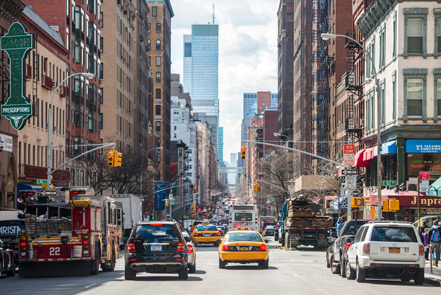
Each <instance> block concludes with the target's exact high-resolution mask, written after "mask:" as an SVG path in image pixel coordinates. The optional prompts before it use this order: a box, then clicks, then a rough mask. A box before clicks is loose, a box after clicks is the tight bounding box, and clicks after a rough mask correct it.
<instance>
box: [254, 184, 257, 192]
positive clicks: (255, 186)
mask: <svg viewBox="0 0 441 295" xmlns="http://www.w3.org/2000/svg"><path fill="white" fill-rule="evenodd" d="M253 191H255V192H257V185H256V184H253Z"/></svg>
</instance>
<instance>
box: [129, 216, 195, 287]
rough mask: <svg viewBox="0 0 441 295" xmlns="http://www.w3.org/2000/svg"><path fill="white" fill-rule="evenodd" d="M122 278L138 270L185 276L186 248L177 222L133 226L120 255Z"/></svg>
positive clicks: (184, 278)
mask: <svg viewBox="0 0 441 295" xmlns="http://www.w3.org/2000/svg"><path fill="white" fill-rule="evenodd" d="M124 260H125V279H126V280H133V279H135V278H136V273H138V272H148V273H178V274H179V279H181V280H186V279H188V265H187V263H188V249H187V243H186V241H185V239H184V237H183V236H182V229H181V227H180V225H179V224H178V223H176V222H174V221H165V222H160V221H149V222H140V223H138V224H137V225H136V226H134V227H133V229H132V232H131V234H130V237H129V239H128V241H127V244H126V251H125V255H124Z"/></svg>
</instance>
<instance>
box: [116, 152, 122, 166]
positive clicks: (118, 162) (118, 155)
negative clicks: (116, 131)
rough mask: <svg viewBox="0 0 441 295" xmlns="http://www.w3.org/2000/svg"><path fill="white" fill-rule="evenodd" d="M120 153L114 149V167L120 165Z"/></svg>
mask: <svg viewBox="0 0 441 295" xmlns="http://www.w3.org/2000/svg"><path fill="white" fill-rule="evenodd" d="M121 161H122V153H119V152H117V151H115V167H121Z"/></svg>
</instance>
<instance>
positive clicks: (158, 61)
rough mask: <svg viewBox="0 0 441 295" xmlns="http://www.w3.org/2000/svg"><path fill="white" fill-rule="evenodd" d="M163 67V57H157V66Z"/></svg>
mask: <svg viewBox="0 0 441 295" xmlns="http://www.w3.org/2000/svg"><path fill="white" fill-rule="evenodd" d="M160 65H161V57H160V56H157V57H156V66H158V67H159V66H160Z"/></svg>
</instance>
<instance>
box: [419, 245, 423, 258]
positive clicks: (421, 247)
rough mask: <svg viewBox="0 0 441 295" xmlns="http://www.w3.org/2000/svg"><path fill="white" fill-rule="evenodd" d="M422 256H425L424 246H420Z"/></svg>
mask: <svg viewBox="0 0 441 295" xmlns="http://www.w3.org/2000/svg"><path fill="white" fill-rule="evenodd" d="M420 256H424V246H423V245H420Z"/></svg>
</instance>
